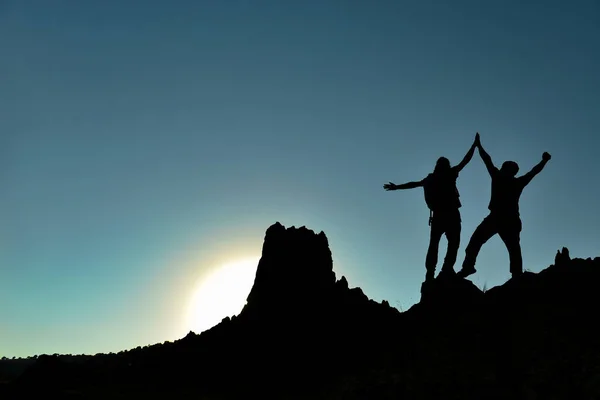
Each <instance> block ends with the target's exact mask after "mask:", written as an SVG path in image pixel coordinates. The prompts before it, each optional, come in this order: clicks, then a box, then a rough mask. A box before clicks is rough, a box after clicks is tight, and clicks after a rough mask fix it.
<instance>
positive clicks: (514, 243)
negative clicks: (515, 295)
mask: <svg viewBox="0 0 600 400" xmlns="http://www.w3.org/2000/svg"><path fill="white" fill-rule="evenodd" d="M499 235H500V238H501V239H502V241H503V242H504V244H505V245H506V249H507V250H508V256H509V258H510V272H511V273H512V274H513V276H515V275H519V274H521V273H522V272H523V256H522V254H521V221H520V220H519V221H518V222H515V223H514V224H511V225H510V226H507V227H506V228H504V227H503V228H502V229H501V230H500V232H499Z"/></svg>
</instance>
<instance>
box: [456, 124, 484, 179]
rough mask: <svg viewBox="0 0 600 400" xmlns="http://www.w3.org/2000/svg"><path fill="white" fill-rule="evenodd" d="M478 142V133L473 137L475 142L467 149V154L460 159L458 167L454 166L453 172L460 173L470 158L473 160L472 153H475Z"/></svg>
mask: <svg viewBox="0 0 600 400" xmlns="http://www.w3.org/2000/svg"><path fill="white" fill-rule="evenodd" d="M478 140H479V133H478V134H477V135H476V136H475V141H474V142H473V144H472V145H471V148H470V149H469V151H468V152H467V154H465V157H464V158H463V159H462V161H461V162H460V163H459V164H458V165H456V166H455V167H454V170H455V171H456V172H457V173H459V172H460V171H462V169H463V168H464V167H465V166H466V165H467V164H468V163H469V161H471V158H473V153H475V147H477V143H478Z"/></svg>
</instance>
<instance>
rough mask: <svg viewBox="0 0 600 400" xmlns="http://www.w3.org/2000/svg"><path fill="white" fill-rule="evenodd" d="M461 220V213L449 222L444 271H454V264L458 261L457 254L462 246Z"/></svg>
mask: <svg viewBox="0 0 600 400" xmlns="http://www.w3.org/2000/svg"><path fill="white" fill-rule="evenodd" d="M460 222H461V221H460V214H459V213H457V215H455V216H454V217H453V218H452V219H449V220H448V222H447V225H446V239H448V249H447V250H446V258H444V264H443V265H442V271H446V272H454V264H455V263H456V256H457V254H458V248H459V247H460V230H461V226H460Z"/></svg>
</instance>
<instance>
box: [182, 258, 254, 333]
mask: <svg viewBox="0 0 600 400" xmlns="http://www.w3.org/2000/svg"><path fill="white" fill-rule="evenodd" d="M258 260H259V257H249V258H245V259H241V260H237V261H234V262H230V263H227V264H224V265H223V266H222V267H220V268H218V269H216V270H215V271H214V272H212V273H211V274H210V275H208V276H207V277H204V278H203V279H201V280H200V281H199V283H198V285H197V289H196V290H195V292H194V295H193V296H192V300H191V304H190V311H189V313H188V326H189V329H190V330H192V331H194V332H196V333H200V332H203V331H205V330H207V329H210V328H212V327H213V326H215V325H217V324H218V323H219V322H221V320H222V319H223V318H225V317H231V316H233V315H237V314H239V312H240V311H241V310H242V308H243V307H244V305H245V304H246V298H247V297H248V294H249V293H250V289H251V288H252V285H253V283H254V276H255V274H256V267H257V266H258Z"/></svg>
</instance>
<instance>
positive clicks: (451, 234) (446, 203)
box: [383, 133, 551, 282]
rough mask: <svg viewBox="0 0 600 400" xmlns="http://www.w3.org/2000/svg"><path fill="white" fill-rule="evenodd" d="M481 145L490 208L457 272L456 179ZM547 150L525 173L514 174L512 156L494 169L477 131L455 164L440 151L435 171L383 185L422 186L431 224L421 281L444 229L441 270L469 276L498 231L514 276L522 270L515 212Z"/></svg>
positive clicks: (547, 157) (442, 273) (433, 266)
mask: <svg viewBox="0 0 600 400" xmlns="http://www.w3.org/2000/svg"><path fill="white" fill-rule="evenodd" d="M476 148H477V149H478V150H479V155H480V156H481V159H482V160H483V163H484V164H485V166H486V168H487V170H488V172H489V174H490V177H491V180H492V193H491V199H490V202H489V205H488V209H489V210H490V213H489V215H488V216H487V217H485V218H484V220H483V221H482V222H481V223H480V224H479V226H478V227H477V229H475V232H473V235H472V236H471V239H470V241H469V244H468V245H467V248H466V249H465V259H464V262H463V264H462V269H461V270H460V271H459V272H458V273H455V271H454V264H455V263H456V257H457V254H458V248H459V247H460V233H461V218H460V211H459V208H460V207H461V206H462V205H461V203H460V199H459V197H460V194H459V192H458V189H457V188H456V180H457V178H458V175H459V173H460V171H462V169H463V168H464V167H465V166H466V165H467V164H468V163H469V162H470V161H471V158H472V157H473V153H474V151H475V149H476ZM550 158H551V157H550V154H548V153H547V152H544V153H543V154H542V161H540V162H539V163H538V164H537V165H536V166H535V167H533V168H532V169H531V171H529V172H528V173H526V174H524V175H522V176H520V177H517V176H516V175H517V173H518V172H519V166H518V164H517V163H516V162H514V161H505V162H504V163H503V164H502V167H501V168H500V169H498V168H497V167H496V166H495V165H494V163H493V162H492V159H491V157H490V155H489V154H488V153H487V152H486V151H485V150H484V148H483V146H482V145H481V139H480V136H479V133H477V134H476V135H475V140H474V141H473V144H472V145H471V148H470V149H469V151H468V152H467V154H466V155H465V157H464V158H463V160H462V161H461V162H460V163H459V164H458V165H456V166H454V167H451V166H450V161H449V160H448V159H447V158H445V157H440V158H439V159H438V160H437V162H436V166H435V169H434V170H433V173H431V174H429V175H427V176H426V177H425V178H424V179H422V180H420V181H416V182H408V183H405V184H402V185H396V184H394V183H392V182H389V183H386V184H385V185H383V188H384V189H385V190H388V191H390V190H399V189H412V188H417V187H423V188H424V191H425V200H426V202H427V205H428V207H429V209H430V212H431V214H430V220H429V223H430V225H431V230H430V238H429V248H428V249H427V256H426V258H425V268H426V270H427V272H426V275H425V281H426V282H427V281H431V280H432V279H433V278H434V275H435V269H436V266H437V258H438V251H439V244H440V240H441V238H442V236H443V235H446V239H447V240H448V248H447V251H446V257H445V259H444V263H443V265H442V268H441V271H440V276H453V275H457V276H458V277H462V278H464V277H467V276H469V275H471V274H474V273H475V272H476V270H475V262H476V259H477V255H478V254H479V251H480V250H481V247H482V246H483V245H484V244H485V243H486V242H487V241H488V240H489V239H490V238H492V237H493V236H494V235H496V234H498V235H499V236H500V238H501V239H502V241H503V242H504V244H505V245H506V248H507V250H508V254H509V258H510V272H511V273H512V275H513V276H515V277H516V276H519V275H520V274H522V273H523V260H522V255H521V243H520V241H521V239H520V234H521V228H522V224H521V217H520V212H519V199H520V197H521V193H522V192H523V189H524V188H525V186H527V184H529V182H531V180H532V179H533V177H535V176H536V175H537V174H539V173H540V172H541V171H542V169H543V168H544V166H545V165H546V163H547V162H548V161H549V160H550Z"/></svg>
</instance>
